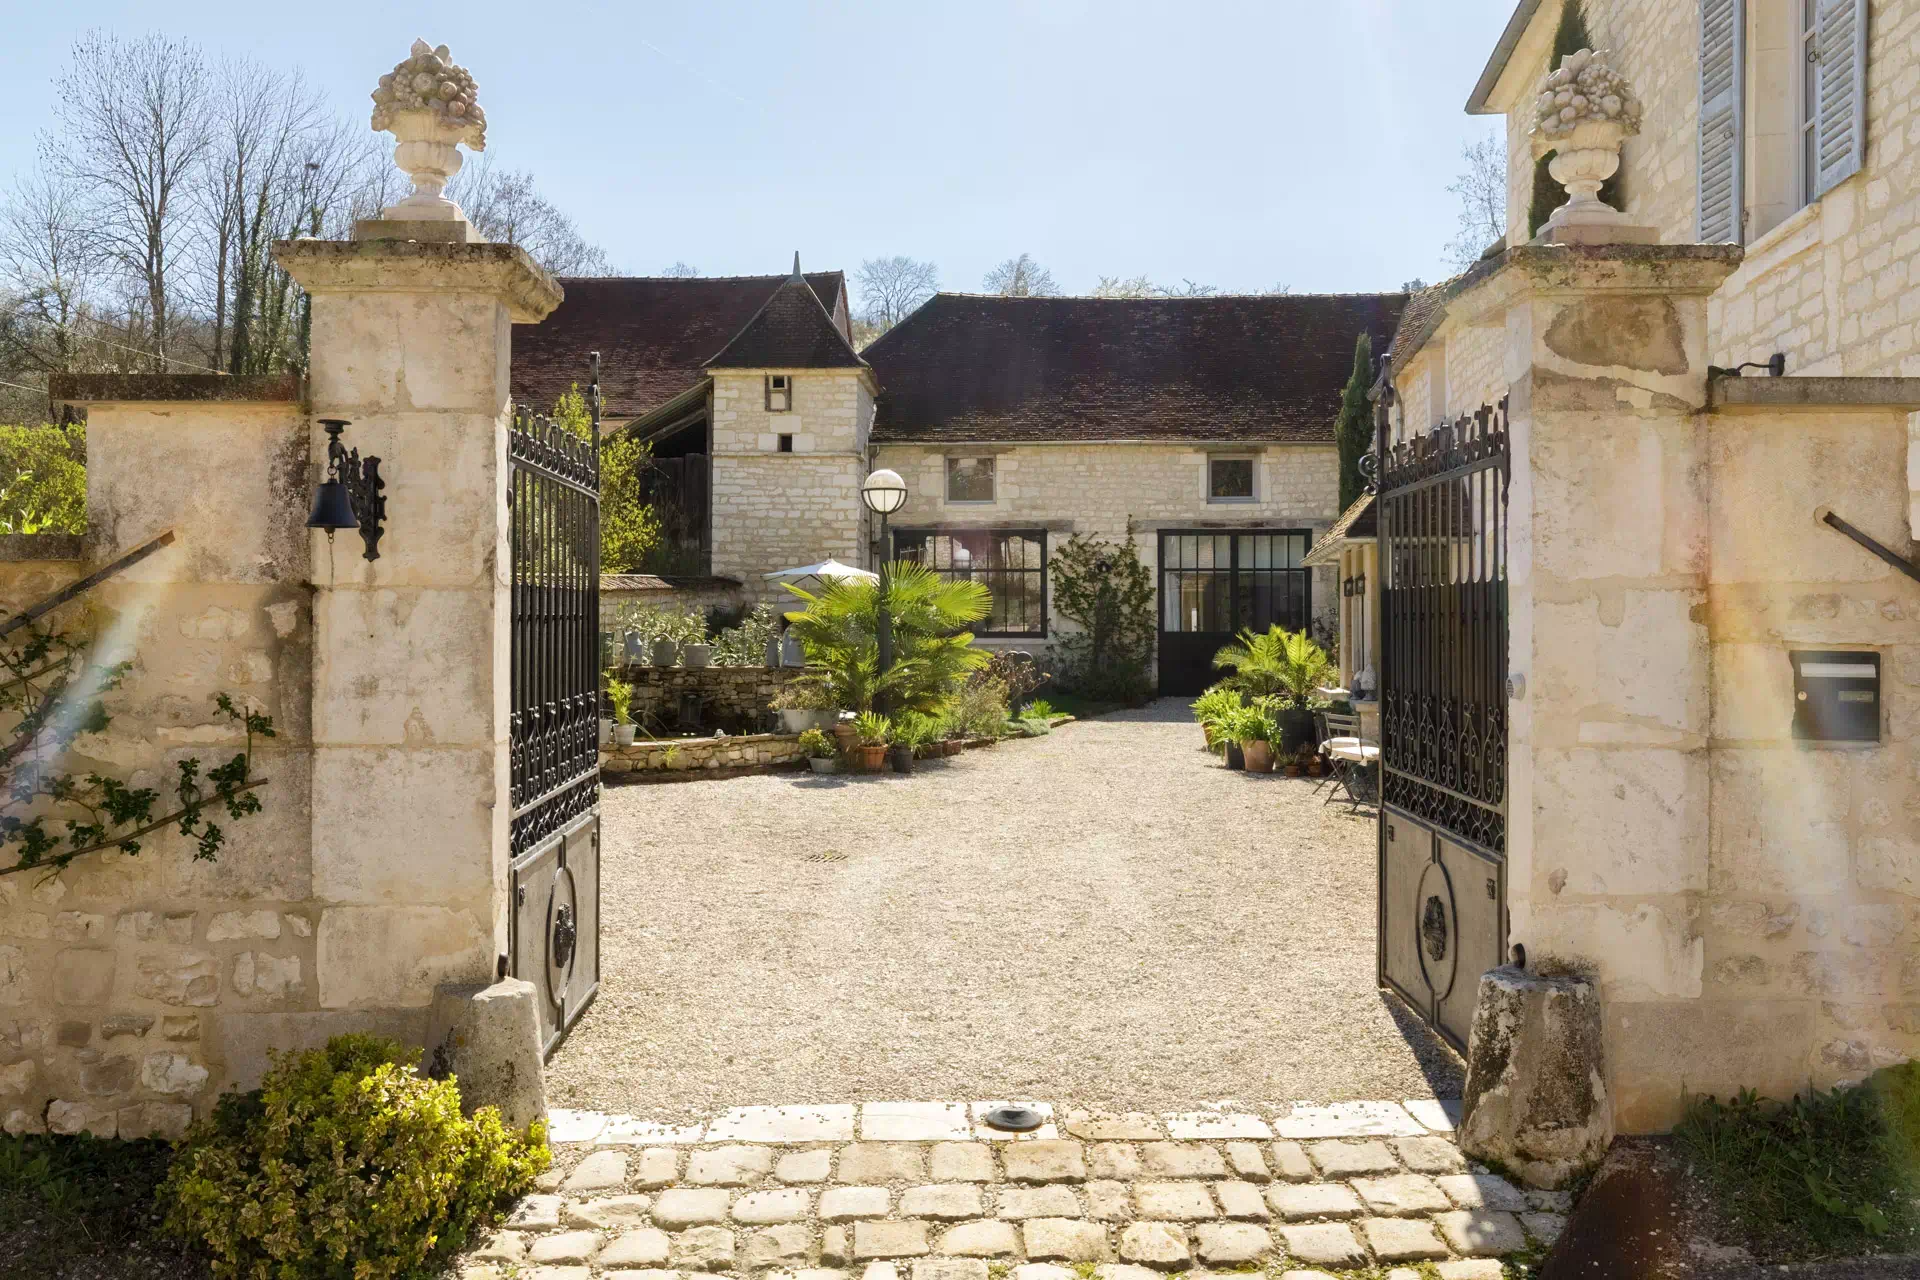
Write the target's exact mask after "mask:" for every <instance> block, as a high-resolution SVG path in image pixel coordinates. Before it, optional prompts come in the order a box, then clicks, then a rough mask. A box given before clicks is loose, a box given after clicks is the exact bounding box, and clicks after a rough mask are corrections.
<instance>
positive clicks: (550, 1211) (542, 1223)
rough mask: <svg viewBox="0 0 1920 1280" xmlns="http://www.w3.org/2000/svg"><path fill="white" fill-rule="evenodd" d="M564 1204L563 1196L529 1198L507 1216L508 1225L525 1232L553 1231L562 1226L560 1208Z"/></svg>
mask: <svg viewBox="0 0 1920 1280" xmlns="http://www.w3.org/2000/svg"><path fill="white" fill-rule="evenodd" d="M564 1203H565V1198H564V1197H562V1196H554V1195H540V1196H528V1197H526V1198H525V1199H524V1200H522V1201H521V1202H520V1203H519V1204H517V1205H515V1206H514V1207H513V1212H512V1213H510V1214H508V1215H507V1225H508V1226H509V1227H518V1228H520V1229H521V1230H524V1231H548V1230H551V1229H553V1228H554V1227H557V1226H559V1225H560V1208H561V1206H562V1205H563V1204H564Z"/></svg>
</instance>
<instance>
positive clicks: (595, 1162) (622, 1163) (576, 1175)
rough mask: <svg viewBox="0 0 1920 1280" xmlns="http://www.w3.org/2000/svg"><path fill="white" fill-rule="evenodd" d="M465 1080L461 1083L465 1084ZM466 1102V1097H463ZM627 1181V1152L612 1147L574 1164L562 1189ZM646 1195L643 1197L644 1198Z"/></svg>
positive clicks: (602, 1186)
mask: <svg viewBox="0 0 1920 1280" xmlns="http://www.w3.org/2000/svg"><path fill="white" fill-rule="evenodd" d="M465 1083H466V1082H465V1080H464V1079H463V1080H462V1081H461V1084H462V1085H463V1086H464V1085H465ZM462 1101H463V1102H464V1101H465V1099H464V1098H462ZM626 1182H627V1153H626V1152H624V1151H616V1150H613V1149H611V1148H609V1149H606V1150H601V1151H590V1152H588V1153H587V1157H586V1159H584V1160H582V1161H581V1162H580V1163H579V1164H577V1165H575V1166H573V1172H571V1173H569V1174H568V1175H567V1177H566V1180H565V1181H564V1182H562V1183H561V1184H560V1189H561V1190H562V1191H565V1192H570V1193H572V1194H575V1195H578V1194H580V1193H582V1192H587V1191H606V1190H608V1189H610V1188H613V1187H621V1186H625V1185H626ZM644 1198H645V1197H642V1199H644Z"/></svg>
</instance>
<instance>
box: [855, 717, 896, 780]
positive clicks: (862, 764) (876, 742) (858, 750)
mask: <svg viewBox="0 0 1920 1280" xmlns="http://www.w3.org/2000/svg"><path fill="white" fill-rule="evenodd" d="M853 732H854V744H853V750H852V751H851V752H849V753H848V754H850V755H851V756H852V758H853V767H854V768H855V769H857V770H859V771H860V772H861V773H878V772H880V767H881V766H882V765H883V764H885V763H886V759H887V739H888V738H889V737H891V736H892V734H893V721H891V720H889V719H887V717H885V716H883V715H881V714H880V713H879V712H877V711H862V712H861V713H860V714H859V715H857V716H855V717H854V718H853Z"/></svg>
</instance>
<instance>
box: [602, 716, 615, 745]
mask: <svg viewBox="0 0 1920 1280" xmlns="http://www.w3.org/2000/svg"><path fill="white" fill-rule="evenodd" d="M612 741H613V720H612V719H611V718H610V717H607V716H601V717H600V745H601V746H603V747H604V746H606V745H607V744H608V743H609V742H612Z"/></svg>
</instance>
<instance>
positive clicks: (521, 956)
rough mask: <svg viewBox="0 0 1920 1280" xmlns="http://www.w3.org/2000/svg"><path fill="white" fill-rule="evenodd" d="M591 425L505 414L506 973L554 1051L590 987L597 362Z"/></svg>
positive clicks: (595, 793)
mask: <svg viewBox="0 0 1920 1280" xmlns="http://www.w3.org/2000/svg"><path fill="white" fill-rule="evenodd" d="M587 404H588V410H589V424H588V425H589V429H588V431H587V432H586V434H585V435H582V434H580V433H579V431H578V429H577V424H572V423H567V422H562V421H555V420H553V419H550V418H547V417H544V416H537V415H535V414H533V413H531V412H529V411H528V410H527V408H526V407H525V406H521V407H520V408H518V409H516V410H515V412H514V415H513V426H512V429H511V431H510V432H509V433H508V437H507V441H508V444H507V459H508V479H507V509H508V518H509V527H510V544H511V547H512V555H511V559H512V577H511V579H510V581H511V588H510V589H511V595H512V610H513V614H512V617H513V622H512V642H511V655H510V665H511V671H512V675H511V678H510V682H509V683H510V686H511V693H510V698H511V720H510V727H511V744H510V752H509V755H510V761H511V769H512V792H511V795H512V806H513V811H512V816H511V818H510V819H509V829H508V830H509V834H508V847H509V849H510V852H511V858H512V861H511V864H510V868H509V875H510V879H511V884H512V891H513V917H512V924H511V927H510V933H511V940H510V944H509V954H510V961H509V967H510V969H511V971H512V973H513V975H514V976H515V977H518V978H524V979H526V980H527V981H528V982H531V983H532V984H533V985H534V988H535V990H537V991H538V992H539V993H540V995H541V1000H540V1039H541V1047H542V1048H543V1049H544V1050H545V1051H547V1052H549V1053H550V1052H552V1050H553V1048H554V1046H556V1045H557V1044H558V1043H559V1041H560V1037H561V1036H562V1035H564V1034H565V1033H566V1030H567V1028H568V1027H570V1026H572V1025H573V1023H574V1021H575V1020H576V1019H577V1018H579V1016H580V1014H581V1012H582V1011H583V1010H584V1009H585V1008H586V1007H587V1005H588V1004H589V1003H590V1002H591V1001H592V1000H593V998H594V996H595V995H596V994H597V993H598V992H599V989H600V754H599V752H600V742H599V721H600V661H599V658H600V652H599V651H600V639H599V631H600V356H599V353H598V352H596V353H594V356H593V363H592V375H591V379H590V381H589V383H588V388H587Z"/></svg>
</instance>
